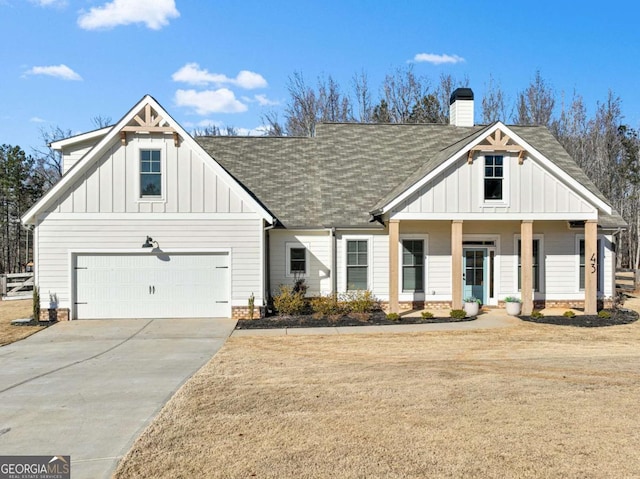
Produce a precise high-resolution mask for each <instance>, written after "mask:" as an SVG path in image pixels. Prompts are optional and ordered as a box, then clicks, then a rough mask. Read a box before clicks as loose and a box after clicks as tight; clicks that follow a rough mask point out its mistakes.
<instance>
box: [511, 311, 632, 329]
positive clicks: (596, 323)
mask: <svg viewBox="0 0 640 479" xmlns="http://www.w3.org/2000/svg"><path fill="white" fill-rule="evenodd" d="M606 311H607V312H609V313H610V314H611V317H609V318H604V317H600V316H598V315H597V314H592V315H576V316H574V317H573V318H571V317H566V316H542V317H533V316H518V317H519V318H520V319H522V320H523V321H530V322H532V323H541V324H555V325H558V326H575V327H579V328H600V327H604V326H619V325H622V324H630V323H633V322H635V321H637V320H638V313H637V312H635V311H632V310H630V309H625V308H619V309H617V310H615V311H614V310H606Z"/></svg>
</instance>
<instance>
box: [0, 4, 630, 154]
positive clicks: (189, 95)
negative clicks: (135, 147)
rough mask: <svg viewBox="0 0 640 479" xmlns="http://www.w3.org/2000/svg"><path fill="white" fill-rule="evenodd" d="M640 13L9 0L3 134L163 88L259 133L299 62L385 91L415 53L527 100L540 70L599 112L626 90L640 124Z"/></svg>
mask: <svg viewBox="0 0 640 479" xmlns="http://www.w3.org/2000/svg"><path fill="white" fill-rule="evenodd" d="M639 13H640V7H639V6H637V5H636V3H635V2H631V1H623V2H616V3H615V4H614V3H610V4H606V3H602V2H594V1H584V2H580V3H579V4H578V3H576V2H563V1H557V0H556V1H553V2H552V1H546V0H543V1H537V2H498V3H496V2H485V1H455V0H454V1H446V2H444V1H428V0H413V1H403V0H397V1H382V0H378V1H366V0H362V1H349V0H343V1H333V0H324V1H323V2H311V1H305V0H296V1H275V2H265V1H254V0H243V1H241V2H240V1H229V0H227V1H215V0H207V1H204V0H203V1H195V0H191V1H181V0H175V1H174V0H111V1H106V0H77V1H76V0H0V32H1V33H0V35H1V38H2V48H0V65H2V67H1V70H0V71H1V78H2V79H1V80H0V82H1V83H0V85H2V87H1V88H0V143H7V144H10V145H20V146H21V147H22V148H23V149H25V151H27V152H31V151H32V148H34V147H38V146H41V145H39V144H40V142H41V138H40V129H41V128H45V129H47V128H49V127H50V126H59V127H61V128H63V129H70V130H71V131H73V132H74V133H79V132H84V131H88V130H91V129H93V128H94V125H93V123H92V118H94V117H96V116H102V117H111V118H112V120H113V121H114V122H115V121H117V120H119V119H120V118H121V117H122V116H123V115H124V114H125V113H126V112H127V111H128V110H129V109H130V108H131V107H132V106H133V105H134V104H135V103H136V102H137V101H138V100H139V99H140V98H141V97H142V96H143V95H145V94H147V93H149V94H151V95H152V96H154V97H155V98H156V99H157V100H158V101H159V102H160V103H161V104H162V105H163V106H164V107H165V108H166V109H167V110H168V111H169V113H170V114H171V115H172V116H173V117H174V118H175V119H176V120H177V121H178V122H179V123H181V124H182V125H183V126H184V127H185V128H186V129H187V130H189V131H191V130H192V129H193V128H194V127H197V126H202V125H206V124H218V125H231V126H234V127H237V128H241V129H243V130H242V131H245V129H246V130H247V131H249V130H254V129H256V128H258V127H259V126H260V125H261V115H262V114H263V113H264V112H265V111H268V110H276V111H279V110H281V109H283V108H284V104H285V102H286V100H287V91H286V87H287V81H288V77H289V76H290V75H291V74H292V73H293V72H294V71H299V72H301V73H302V74H303V75H304V77H305V79H306V80H307V82H308V83H314V82H315V79H316V78H317V77H318V76H319V75H323V74H324V75H325V76H326V75H331V76H333V77H334V78H335V79H336V80H337V81H338V82H339V84H340V85H341V86H342V88H343V90H349V89H350V88H349V86H350V82H351V78H352V77H353V75H354V74H355V73H357V72H360V71H365V72H366V73H367V75H368V77H369V83H370V86H371V87H372V88H373V89H374V93H375V92H376V91H377V89H378V87H379V86H380V84H381V82H382V80H383V78H384V76H385V75H386V74H387V73H390V72H392V71H393V70H394V69H396V68H398V67H404V66H406V65H407V64H408V62H413V68H414V71H415V72H416V73H417V74H419V75H424V76H427V77H429V78H431V79H432V81H433V83H434V84H435V83H436V82H437V80H438V78H439V76H440V74H441V73H447V74H451V75H453V76H454V77H455V78H459V79H462V78H464V77H468V79H469V81H470V82H469V83H470V86H471V87H472V88H473V90H474V92H475V94H476V99H477V100H478V101H479V100H481V98H482V95H483V92H484V90H485V87H486V85H487V83H488V81H489V77H490V75H492V76H493V78H494V79H495V80H496V81H498V82H499V84H500V85H501V87H502V89H503V90H504V91H505V93H506V94H507V98H508V100H510V101H513V100H514V99H515V97H516V95H517V93H518V91H520V90H522V89H524V88H525V87H526V86H527V85H528V83H529V82H530V81H531V79H532V78H533V76H534V75H535V72H536V70H540V72H541V74H542V76H543V78H544V79H545V80H546V81H547V82H548V83H549V84H550V85H551V86H552V87H553V88H554V90H555V91H556V92H558V93H559V94H560V93H561V92H565V93H566V95H567V97H569V98H570V97H571V95H572V93H573V91H574V90H575V91H577V92H578V93H579V94H581V95H582V96H583V97H584V100H585V103H586V105H587V107H588V109H589V113H592V112H593V110H594V108H595V105H596V102H597V101H601V102H602V101H604V100H605V99H606V97H607V92H608V91H609V89H611V90H612V91H613V92H614V93H615V94H616V95H618V96H620V97H621V99H622V107H623V113H624V115H625V121H626V123H628V124H629V125H631V126H632V127H634V128H637V127H638V126H640V85H639V84H640V82H639V78H640V75H639V73H640V71H639V70H640V67H639V64H640V63H639V61H638V60H639V59H640V29H639V28H638V27H637V18H638V14H639ZM417 55H422V56H418V57H417ZM416 58H423V59H424V60H426V61H416ZM445 59H446V60H449V61H447V62H442V61H443V60H445ZM479 111H480V108H479V106H477V107H476V116H477V117H478V116H479Z"/></svg>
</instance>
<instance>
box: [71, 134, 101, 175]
mask: <svg viewBox="0 0 640 479" xmlns="http://www.w3.org/2000/svg"><path fill="white" fill-rule="evenodd" d="M99 140H101V138H98V139H97V140H90V141H83V142H80V143H74V144H73V145H69V146H66V147H65V148H64V149H63V150H62V173H63V174H64V173H66V172H67V171H69V170H70V169H71V167H72V166H73V165H75V164H76V163H77V162H78V161H79V160H80V159H81V158H82V157H83V156H84V155H86V154H87V152H88V151H89V150H90V149H91V148H93V146H94V145H95V144H96V143H97V142H98V141H99Z"/></svg>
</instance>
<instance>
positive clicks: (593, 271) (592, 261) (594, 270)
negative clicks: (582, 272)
mask: <svg viewBox="0 0 640 479" xmlns="http://www.w3.org/2000/svg"><path fill="white" fill-rule="evenodd" d="M590 263H591V273H595V272H596V263H597V260H596V254H595V253H594V254H592V255H591V259H590Z"/></svg>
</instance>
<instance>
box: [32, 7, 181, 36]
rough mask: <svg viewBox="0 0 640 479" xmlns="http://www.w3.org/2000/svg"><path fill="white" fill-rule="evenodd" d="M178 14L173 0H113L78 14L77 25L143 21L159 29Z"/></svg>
mask: <svg viewBox="0 0 640 479" xmlns="http://www.w3.org/2000/svg"><path fill="white" fill-rule="evenodd" d="M41 1H46V0H41ZM179 16H180V12H179V11H178V9H177V8H176V3H175V0H133V1H132V0H113V1H112V2H108V3H105V4H104V5H103V6H101V7H93V8H92V9H91V10H89V12H86V13H82V14H80V17H79V18H78V25H79V26H80V28H83V29H85V30H98V29H109V28H113V27H117V26H119V25H129V24H132V23H144V24H145V25H146V26H147V27H148V28H150V29H152V30H160V29H161V28H162V27H165V26H167V25H168V24H169V20H170V19H171V18H178V17H179Z"/></svg>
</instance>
